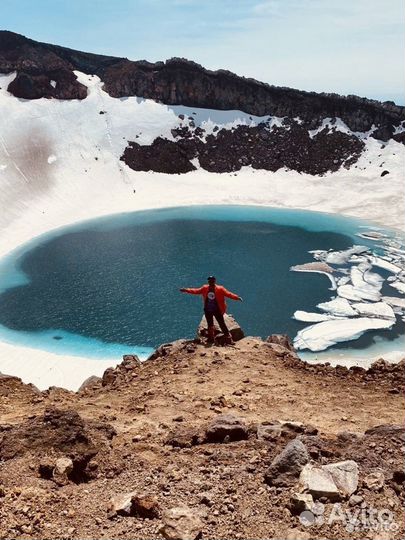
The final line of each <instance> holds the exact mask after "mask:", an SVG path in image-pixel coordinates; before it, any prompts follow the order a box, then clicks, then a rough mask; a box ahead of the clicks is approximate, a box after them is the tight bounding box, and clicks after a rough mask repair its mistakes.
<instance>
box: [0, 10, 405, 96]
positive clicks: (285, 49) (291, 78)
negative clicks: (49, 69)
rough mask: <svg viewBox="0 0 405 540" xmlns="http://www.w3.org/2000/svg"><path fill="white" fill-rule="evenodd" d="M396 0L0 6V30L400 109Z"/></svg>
mask: <svg viewBox="0 0 405 540" xmlns="http://www.w3.org/2000/svg"><path fill="white" fill-rule="evenodd" d="M404 15H405V3H404V1H403V0H0V27H1V29H7V30H12V31H14V32H18V33H22V34H24V35H26V36H28V37H31V38H33V39H37V40H39V41H46V42H49V43H56V44H59V45H64V46H67V47H72V48H75V49H80V50H85V51H91V52H97V53H104V54H111V55H117V56H125V57H128V58H130V59H133V60H136V59H147V60H150V61H156V60H165V59H166V58H170V57H172V56H182V57H187V58H189V59H192V60H195V61H196V62H199V63H201V64H203V65H204V66H205V67H208V68H211V69H218V68H225V69H229V70H231V71H234V72H236V73H238V74H240V75H244V76H247V77H255V78H256V79H260V80H263V81H265V82H269V83H271V84H276V85H281V86H291V87H294V88H300V89H304V90H315V91H319V92H320V91H325V92H337V93H340V94H357V95H360V96H367V97H371V98H376V99H382V100H388V99H390V100H394V101H395V102H397V103H401V104H404V102H405V96H404V94H405V82H404V81H405V61H404V60H405V58H404V56H405V55H404V50H405V48H404V45H405V26H404Z"/></svg>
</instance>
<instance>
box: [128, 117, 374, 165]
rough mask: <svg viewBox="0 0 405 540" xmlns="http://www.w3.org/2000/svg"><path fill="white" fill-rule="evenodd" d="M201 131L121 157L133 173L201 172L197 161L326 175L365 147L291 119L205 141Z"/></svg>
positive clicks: (133, 146) (134, 148) (133, 148)
mask: <svg viewBox="0 0 405 540" xmlns="http://www.w3.org/2000/svg"><path fill="white" fill-rule="evenodd" d="M204 135H205V132H204V130H203V129H201V128H199V127H198V128H195V129H194V128H192V129H188V128H187V129H183V130H178V131H177V132H176V140H175V141H171V140H169V139H163V138H161V137H158V138H156V139H155V140H154V141H153V142H152V144H150V145H141V144H138V143H137V142H129V144H128V146H127V147H126V148H125V150H124V153H123V155H122V157H121V159H122V161H124V162H125V163H126V164H127V165H128V166H129V167H131V169H134V170H136V171H149V170H152V171H155V172H161V173H167V174H181V173H186V172H189V171H192V170H194V169H195V168H196V166H195V165H194V163H193V162H192V161H193V160H196V159H197V160H198V163H199V165H200V167H202V168H203V169H205V170H206V171H209V172H219V173H225V172H234V171H238V170H240V169H241V168H242V167H244V166H251V167H253V168H254V169H265V170H269V171H277V170H278V169H280V168H283V167H285V168H287V169H291V170H296V171H298V172H305V173H308V174H313V175H315V174H323V173H325V172H327V171H337V170H338V169H339V168H340V167H342V166H343V167H346V168H349V167H350V166H351V165H352V164H353V163H355V162H356V161H357V160H358V158H359V156H360V154H361V151H362V150H363V148H364V143H363V141H361V140H360V139H359V138H357V137H355V136H354V135H348V134H346V133H342V132H340V131H336V130H335V129H334V128H333V127H332V129H327V128H325V129H323V130H322V131H320V132H319V133H318V134H316V135H315V136H314V137H310V135H309V133H308V129H307V128H306V127H305V126H303V125H301V124H299V123H298V122H296V121H293V120H288V119H286V120H285V121H284V125H283V126H281V127H275V126H273V127H271V124H270V120H269V121H268V122H262V123H261V124H259V125H258V126H257V127H248V126H238V127H235V128H233V129H221V130H219V131H218V132H217V133H216V134H215V135H214V134H211V135H208V136H207V137H206V138H202V137H203V136H204Z"/></svg>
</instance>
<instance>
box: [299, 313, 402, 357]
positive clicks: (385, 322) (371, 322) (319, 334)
mask: <svg viewBox="0 0 405 540" xmlns="http://www.w3.org/2000/svg"><path fill="white" fill-rule="evenodd" d="M394 323H395V320H394V319H373V318H370V317H360V318H358V319H341V320H331V321H323V322H320V323H317V324H313V325H311V326H308V327H306V328H303V329H302V330H300V331H299V332H298V334H297V335H296V337H295V339H294V346H295V348H296V349H298V350H303V349H309V350H310V351H313V352H316V351H323V350H324V349H327V348H328V347H331V346H332V345H335V344H336V343H339V342H341V341H351V340H353V339H357V338H359V337H360V336H361V335H362V334H364V332H367V331H369V330H381V329H388V328H391V326H393V324H394Z"/></svg>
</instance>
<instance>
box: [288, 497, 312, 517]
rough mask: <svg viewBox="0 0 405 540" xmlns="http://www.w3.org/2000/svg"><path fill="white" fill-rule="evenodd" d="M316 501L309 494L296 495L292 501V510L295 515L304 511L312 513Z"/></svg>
mask: <svg viewBox="0 0 405 540" xmlns="http://www.w3.org/2000/svg"><path fill="white" fill-rule="evenodd" d="M313 506H314V500H313V498H312V495H310V494H309V493H294V494H293V495H292V496H291V499H290V508H291V512H292V513H293V514H300V513H301V512H304V511H310V512H312V508H313Z"/></svg>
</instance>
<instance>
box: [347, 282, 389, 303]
mask: <svg viewBox="0 0 405 540" xmlns="http://www.w3.org/2000/svg"><path fill="white" fill-rule="evenodd" d="M337 293H338V295H339V296H340V297H341V298H346V299H347V300H353V301H354V302H358V301H361V300H370V301H371V302H378V300H380V298H381V294H380V292H379V291H378V290H376V289H370V290H366V289H358V288H356V287H353V285H341V286H340V287H338V288H337Z"/></svg>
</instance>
